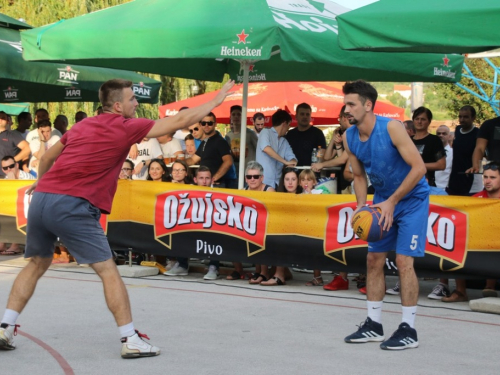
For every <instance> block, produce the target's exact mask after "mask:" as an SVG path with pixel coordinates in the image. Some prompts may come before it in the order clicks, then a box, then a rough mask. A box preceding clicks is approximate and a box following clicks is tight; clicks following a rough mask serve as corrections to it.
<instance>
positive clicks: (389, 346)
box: [380, 323, 418, 350]
mask: <svg viewBox="0 0 500 375" xmlns="http://www.w3.org/2000/svg"><path fill="white" fill-rule="evenodd" d="M380 348H381V349H384V350H403V349H411V348H418V338H417V331H416V330H415V328H411V327H410V325H409V324H408V323H401V324H400V325H399V327H398V329H397V330H396V332H394V333H393V334H392V336H391V338H390V339H389V340H387V341H384V342H383V343H382V344H380Z"/></svg>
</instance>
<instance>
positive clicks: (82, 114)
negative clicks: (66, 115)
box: [75, 111, 87, 124]
mask: <svg viewBox="0 0 500 375" xmlns="http://www.w3.org/2000/svg"><path fill="white" fill-rule="evenodd" d="M86 118H87V114H86V113H85V112H83V111H78V112H76V113H75V124H78V123H79V122H80V121H82V120H84V119H86Z"/></svg>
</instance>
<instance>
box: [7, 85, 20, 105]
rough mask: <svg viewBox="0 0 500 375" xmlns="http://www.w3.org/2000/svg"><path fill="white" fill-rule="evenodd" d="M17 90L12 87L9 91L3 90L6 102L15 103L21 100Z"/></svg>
mask: <svg viewBox="0 0 500 375" xmlns="http://www.w3.org/2000/svg"><path fill="white" fill-rule="evenodd" d="M17 91H18V90H17V89H13V88H12V87H10V86H9V87H7V90H3V96H4V99H5V101H6V102H14V101H16V100H19V99H18V97H17Z"/></svg>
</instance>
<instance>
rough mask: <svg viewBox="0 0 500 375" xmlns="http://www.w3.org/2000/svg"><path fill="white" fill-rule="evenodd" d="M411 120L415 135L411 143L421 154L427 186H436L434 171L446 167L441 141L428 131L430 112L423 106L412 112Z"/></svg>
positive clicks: (430, 118) (430, 120)
mask: <svg viewBox="0 0 500 375" xmlns="http://www.w3.org/2000/svg"><path fill="white" fill-rule="evenodd" d="M413 122H414V123H415V130H416V133H415V136H414V137H413V138H412V139H413V143H414V144H415V146H417V150H418V152H419V153H420V156H422V159H423V161H424V163H425V168H426V169H427V173H426V175H425V177H426V178H427V182H428V183H429V186H432V187H435V186H436V178H435V171H442V170H444V169H445V168H446V155H445V152H444V146H443V142H441V140H440V139H439V138H438V136H436V135H434V134H430V133H429V125H430V124H431V122H432V112H431V111H430V110H429V109H428V108H425V107H418V108H417V109H416V110H415V112H413Z"/></svg>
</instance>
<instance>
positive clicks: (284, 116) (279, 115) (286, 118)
mask: <svg viewBox="0 0 500 375" xmlns="http://www.w3.org/2000/svg"><path fill="white" fill-rule="evenodd" d="M271 122H272V124H273V126H280V125H281V124H283V123H284V122H292V116H290V114H289V113H288V112H287V111H284V110H283V109H278V110H277V111H276V112H274V114H273V115H272V117H271Z"/></svg>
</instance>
